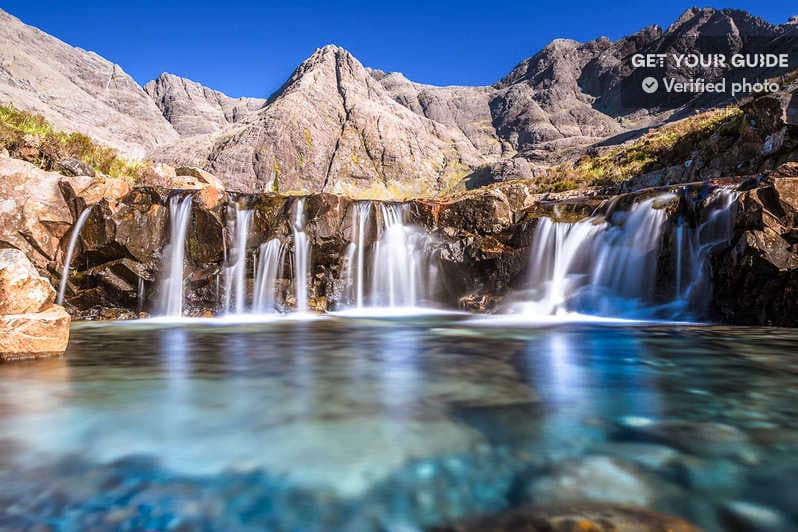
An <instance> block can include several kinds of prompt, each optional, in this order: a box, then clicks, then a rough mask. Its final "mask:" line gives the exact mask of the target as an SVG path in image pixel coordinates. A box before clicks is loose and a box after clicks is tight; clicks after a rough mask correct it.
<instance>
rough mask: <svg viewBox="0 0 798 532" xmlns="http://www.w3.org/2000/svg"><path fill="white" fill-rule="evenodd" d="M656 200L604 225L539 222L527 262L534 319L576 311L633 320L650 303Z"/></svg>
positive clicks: (658, 225)
mask: <svg viewBox="0 0 798 532" xmlns="http://www.w3.org/2000/svg"><path fill="white" fill-rule="evenodd" d="M672 197H673V196H671V195H667V196H658V197H655V198H651V199H648V200H645V201H642V202H639V203H637V204H635V205H633V206H632V208H631V210H630V211H629V212H616V213H615V214H614V215H613V216H612V218H611V219H610V220H605V219H603V218H601V217H590V218H586V219H584V220H581V221H579V222H576V223H566V222H554V221H552V220H550V219H548V218H543V219H541V220H540V221H539V222H538V226H537V228H536V231H535V235H534V237H533V246H532V256H531V262H530V274H531V279H530V284H531V287H532V290H533V297H534V299H533V300H532V301H529V302H527V303H525V304H524V305H523V307H522V308H523V311H524V312H526V313H529V314H535V315H552V314H564V313H566V312H572V311H579V312H586V313H590V314H603V315H611V316H630V315H637V314H638V313H639V312H640V309H642V308H645V307H646V306H647V305H650V304H651V303H652V302H653V301H652V298H653V295H654V291H653V289H654V284H655V280H656V272H657V259H658V256H659V254H658V252H659V246H660V240H661V237H662V228H663V225H664V222H665V221H666V219H667V213H666V211H665V210H664V209H658V208H655V207H654V204H655V203H656V202H658V201H662V200H666V199H672Z"/></svg>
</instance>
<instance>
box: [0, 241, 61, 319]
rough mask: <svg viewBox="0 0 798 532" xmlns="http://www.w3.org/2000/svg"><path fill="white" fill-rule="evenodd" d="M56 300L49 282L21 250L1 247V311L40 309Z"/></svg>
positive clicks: (27, 311) (23, 312)
mask: <svg viewBox="0 0 798 532" xmlns="http://www.w3.org/2000/svg"><path fill="white" fill-rule="evenodd" d="M54 299H55V290H53V287H52V286H51V285H50V282H49V281H48V280H47V279H45V278H44V277H42V276H41V275H39V272H37V271H36V269H35V268H34V267H33V264H31V262H30V261H29V260H28V258H27V257H26V256H25V254H24V253H22V252H21V251H20V250H18V249H0V314H27V313H30V312H39V311H40V310H42V309H43V308H44V307H46V306H47V305H49V304H50V303H52V302H53V300H54Z"/></svg>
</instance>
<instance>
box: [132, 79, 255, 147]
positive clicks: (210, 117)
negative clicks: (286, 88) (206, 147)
mask: <svg viewBox="0 0 798 532" xmlns="http://www.w3.org/2000/svg"><path fill="white" fill-rule="evenodd" d="M144 90H145V91H146V93H147V94H149V95H150V97H151V98H152V99H153V100H154V101H155V103H156V105H157V106H158V108H159V109H160V110H161V113H163V116H164V118H166V119H167V120H168V121H169V123H170V124H172V127H174V128H175V130H176V131H177V132H178V133H180V134H181V135H183V136H191V135H200V134H202V133H213V132H216V131H219V130H220V129H222V128H223V127H224V126H226V125H228V124H233V123H236V122H240V121H241V120H243V119H244V117H246V116H247V115H248V114H250V113H252V112H253V111H256V110H258V109H259V108H261V107H263V104H264V103H266V100H265V99H263V98H231V97H229V96H227V95H226V94H223V93H221V92H219V91H215V90H213V89H209V88H208V87H204V86H203V85H200V84H199V83H197V82H195V81H191V80H190V79H186V78H181V77H179V76H175V75H173V74H168V73H166V72H164V73H163V74H161V75H160V76H158V78H157V79H154V80H153V81H150V82H149V83H147V84H146V85H144Z"/></svg>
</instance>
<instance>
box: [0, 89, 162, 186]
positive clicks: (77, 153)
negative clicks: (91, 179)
mask: <svg viewBox="0 0 798 532" xmlns="http://www.w3.org/2000/svg"><path fill="white" fill-rule="evenodd" d="M0 146H3V147H5V148H6V149H7V150H8V152H9V154H11V156H12V157H16V158H19V159H25V160H27V161H29V162H32V163H34V164H35V165H36V166H38V167H39V168H41V169H43V170H56V169H57V168H56V164H57V163H58V161H61V160H63V159H67V158H72V159H77V160H79V161H82V162H83V163H84V164H86V165H88V166H91V167H92V168H94V169H95V170H97V171H100V172H102V173H103V174H105V175H107V176H109V177H113V178H121V179H125V180H127V181H129V182H130V183H136V182H139V181H141V180H143V179H145V178H147V177H151V176H152V175H153V174H154V172H153V168H152V164H151V163H150V162H148V161H138V160H130V159H125V158H123V157H120V156H119V154H118V153H117V151H116V150H115V149H113V148H109V147H108V146H103V145H101V144H98V143H96V142H94V141H93V140H92V139H91V138H89V137H87V136H86V135H83V134H82V133H67V132H64V131H57V130H55V129H54V128H53V127H52V125H51V124H50V123H49V122H47V120H45V119H44V117H42V116H41V115H38V114H35V113H30V112H28V111H21V110H19V109H16V108H15V107H13V106H11V105H0Z"/></svg>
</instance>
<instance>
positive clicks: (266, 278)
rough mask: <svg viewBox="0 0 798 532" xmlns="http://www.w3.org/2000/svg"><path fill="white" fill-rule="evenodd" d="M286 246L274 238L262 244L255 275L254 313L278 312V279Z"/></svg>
mask: <svg viewBox="0 0 798 532" xmlns="http://www.w3.org/2000/svg"><path fill="white" fill-rule="evenodd" d="M284 256H285V246H284V245H283V243H282V242H280V239H278V238H273V239H271V240H269V241H268V242H266V243H265V244H261V246H260V249H259V251H258V264H257V270H256V274H255V289H254V295H253V302H252V308H253V311H254V312H257V313H266V312H275V311H276V310H277V305H278V301H277V288H276V284H277V279H278V277H280V276H281V275H282V269H283V259H284Z"/></svg>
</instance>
